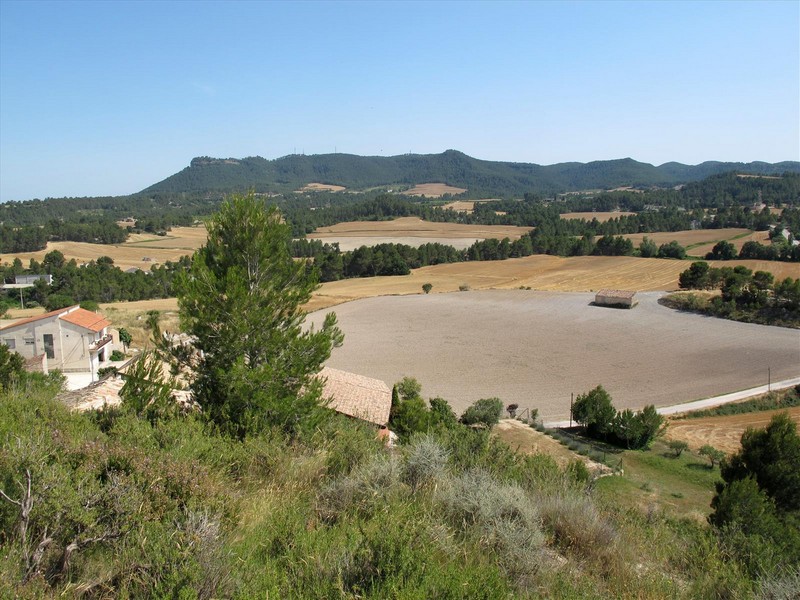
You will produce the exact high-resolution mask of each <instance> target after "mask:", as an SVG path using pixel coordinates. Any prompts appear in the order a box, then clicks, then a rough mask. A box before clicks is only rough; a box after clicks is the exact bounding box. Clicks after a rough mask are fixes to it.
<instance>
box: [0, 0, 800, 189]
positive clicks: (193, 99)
mask: <svg viewBox="0 0 800 600" xmlns="http://www.w3.org/2000/svg"><path fill="white" fill-rule="evenodd" d="M448 148H454V149H458V150H461V151H463V152H466V153H467V154H469V155H471V156H474V157H477V158H482V159H489V160H509V161H519V162H534V163H538V164H552V163H557V162H565V161H580V162H588V161H592V160H605V159H613V158H623V157H631V158H634V159H636V160H640V161H643V162H649V163H653V164H661V163H664V162H667V161H672V160H675V161H679V162H683V163H688V164H697V163H700V162H703V161H705V160H724V161H745V162H749V161H753V160H763V161H768V162H777V161H782V160H800V3H798V2H793V1H787V2H753V3H750V2H733V3H726V2H709V3H702V2H700V3H695V2H634V3H628V2H553V3H549V2H530V3H527V2H491V3H482V2H467V3H462V2H442V3H435V2H430V3H428V2H400V3H392V2H346V3H345V2H322V3H316V2H293V3H281V2H225V3H217V2H188V1H184V2H145V1H137V2H110V1H108V2H68V1H59V2H37V1H25V2H20V1H15V0H0V201H7V200H23V199H29V198H35V197H38V198H44V197H47V196H52V197H61V196H95V195H119V194H127V193H133V192H136V191H139V190H141V189H142V188H144V187H147V186H148V185H151V184H153V183H155V182H157V181H160V180H162V179H164V178H165V177H167V176H169V175H171V174H173V173H175V172H177V171H179V170H181V169H182V168H184V167H185V166H187V165H188V164H189V161H190V160H191V159H192V158H193V157H194V156H203V155H209V156H215V157H237V158H239V157H244V156H253V155H259V156H263V157H265V158H277V157H279V156H283V155H286V154H290V153H292V152H295V151H296V152H305V153H306V154H322V153H329V152H333V151H334V150H336V151H338V152H347V153H352V154H364V155H385V156H390V155H395V154H403V153H406V152H415V153H437V152H442V151H444V150H446V149H448Z"/></svg>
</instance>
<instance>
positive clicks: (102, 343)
mask: <svg viewBox="0 0 800 600" xmlns="http://www.w3.org/2000/svg"><path fill="white" fill-rule="evenodd" d="M110 341H111V334H110V333H107V334H106V335H104V336H103V337H101V338H100V339H99V340H97V341H95V342H92V343H91V344H89V351H90V352H94V351H96V350H100V348H102V347H103V346H105V345H106V344H108V343H109V342H110Z"/></svg>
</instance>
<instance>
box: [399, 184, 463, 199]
mask: <svg viewBox="0 0 800 600" xmlns="http://www.w3.org/2000/svg"><path fill="white" fill-rule="evenodd" d="M466 191H467V190H466V189H465V188H459V187H453V186H452V185H447V184H446V183H420V184H418V185H415V186H414V187H413V188H411V189H409V190H406V191H404V192H400V193H401V194H405V195H406V196H426V197H428V198H439V197H441V196H444V195H445V194H453V195H456V194H463V193H464V192H466Z"/></svg>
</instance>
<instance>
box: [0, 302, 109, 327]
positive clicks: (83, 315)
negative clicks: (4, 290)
mask: <svg viewBox="0 0 800 600" xmlns="http://www.w3.org/2000/svg"><path fill="white" fill-rule="evenodd" d="M56 316H57V317H58V318H59V319H61V320H63V321H66V322H67V323H72V324H73V325H77V326H78V327H83V328H84V329H88V330H89V331H95V332H97V331H102V330H103V329H104V328H105V327H108V326H109V325H111V321H109V320H107V319H105V318H103V317H102V316H101V315H98V314H97V313H93V312H92V311H89V310H85V309H83V308H81V307H80V306H78V305H77V304H76V305H75V306H69V307H67V308H60V309H58V310H54V311H51V312H49V313H44V314H43V315H39V316H36V317H30V318H28V319H22V320H21V321H16V322H15V323H12V324H11V325H6V326H5V327H3V328H2V329H0V331H5V330H6V329H11V328H14V327H19V326H20V325H27V324H28V323H34V322H35V321H41V320H42V319H50V318H52V317H56Z"/></svg>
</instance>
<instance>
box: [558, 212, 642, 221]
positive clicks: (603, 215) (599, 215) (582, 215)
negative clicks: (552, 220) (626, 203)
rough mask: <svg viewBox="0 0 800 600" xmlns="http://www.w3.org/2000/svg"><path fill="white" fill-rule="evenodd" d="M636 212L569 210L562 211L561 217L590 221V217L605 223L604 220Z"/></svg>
mask: <svg viewBox="0 0 800 600" xmlns="http://www.w3.org/2000/svg"><path fill="white" fill-rule="evenodd" d="M635 214H636V213H632V212H624V211H613V212H570V213H562V214H561V218H562V219H585V220H587V221H591V220H592V219H597V220H598V221H599V222H600V223H605V222H606V221H610V220H611V219H617V218H619V217H626V216H630V215H635Z"/></svg>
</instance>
